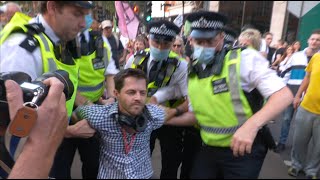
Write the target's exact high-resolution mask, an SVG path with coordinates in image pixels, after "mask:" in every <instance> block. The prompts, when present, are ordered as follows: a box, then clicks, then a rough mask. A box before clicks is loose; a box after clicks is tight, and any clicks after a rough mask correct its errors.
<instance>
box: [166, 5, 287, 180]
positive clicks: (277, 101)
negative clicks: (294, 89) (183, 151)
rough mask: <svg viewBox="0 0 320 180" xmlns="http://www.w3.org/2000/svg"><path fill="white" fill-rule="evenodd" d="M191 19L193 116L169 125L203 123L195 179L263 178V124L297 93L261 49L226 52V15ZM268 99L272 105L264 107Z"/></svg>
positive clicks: (202, 14)
mask: <svg viewBox="0 0 320 180" xmlns="http://www.w3.org/2000/svg"><path fill="white" fill-rule="evenodd" d="M188 20H189V21H190V22H191V27H192V32H191V34H190V37H191V41H192V44H193V49H194V51H193V55H192V61H191V64H190V65H191V66H190V72H189V79H188V96H189V98H188V99H189V101H190V105H189V112H187V113H184V114H183V115H181V116H180V117H179V118H174V119H171V120H170V122H172V123H175V122H177V121H179V122H180V123H182V124H188V123H190V124H192V123H194V122H196V121H197V122H198V123H199V126H200V134H201V139H202V147H201V148H200V151H199V152H198V154H197V157H196V159H195V163H194V166H193V169H192V173H191V178H192V179H193V178H194V179H198V178H200V179H208V178H227V179H228V178H230V179H232V178H258V176H259V172H260V169H261V166H262V164H263V161H264V158H265V155H266V153H267V148H268V147H267V143H266V142H265V140H266V139H265V137H264V135H265V134H266V133H263V131H264V130H265V128H264V125H265V124H266V123H267V122H268V121H270V120H272V119H273V118H274V117H275V116H276V115H278V114H279V113H280V112H281V111H282V110H283V109H285V108H286V107H287V106H288V105H289V104H290V103H291V102H292V100H293V96H292V93H291V92H290V90H289V89H288V88H287V87H286V86H285V84H284V83H283V82H282V80H281V79H279V78H278V77H277V75H276V73H275V72H274V71H272V70H270V69H269V68H268V61H267V60H266V59H265V58H264V57H262V56H261V55H260V54H259V52H257V51H256V50H254V49H252V48H235V49H232V50H230V51H229V52H225V51H226V48H223V44H224V43H223V42H224V32H223V31H222V28H223V26H224V25H225V23H226V21H227V18H226V17H225V16H223V15H221V14H219V13H215V12H206V11H200V12H196V13H192V14H190V15H189V16H188ZM263 97H264V98H268V99H269V100H268V102H267V103H266V104H265V105H264V106H263V107H262V105H263Z"/></svg>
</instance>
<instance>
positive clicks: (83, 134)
mask: <svg viewBox="0 0 320 180" xmlns="http://www.w3.org/2000/svg"><path fill="white" fill-rule="evenodd" d="M92 104H93V103H92V102H91V101H90V100H88V99H87V98H85V97H84V96H82V95H81V94H80V92H79V91H77V95H76V100H75V105H76V106H83V105H92ZM71 121H73V122H74V125H69V126H68V127H67V130H66V132H65V135H64V136H65V137H66V138H71V137H80V138H90V137H92V136H93V135H94V133H95V130H94V129H92V128H90V126H88V125H87V124H86V123H85V122H83V121H82V119H78V118H77V116H76V113H75V112H73V113H72V117H71Z"/></svg>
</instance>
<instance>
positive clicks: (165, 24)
mask: <svg viewBox="0 0 320 180" xmlns="http://www.w3.org/2000/svg"><path fill="white" fill-rule="evenodd" d="M148 31H149V46H150V49H145V50H143V51H139V52H137V53H136V54H135V55H133V56H131V57H130V58H129V59H128V61H127V64H126V65H125V68H139V69H142V70H143V71H144V72H145V73H146V74H147V77H148V81H149V82H148V97H149V102H150V103H156V104H163V103H165V104H166V105H167V106H170V107H176V106H177V105H179V104H180V103H183V100H184V99H183V98H184V97H186V96H187V69H188V64H187V62H186V61H184V60H180V59H179V55H177V54H176V53H174V52H173V51H171V47H172V44H173V43H174V40H175V37H176V35H177V34H178V33H179V31H180V29H179V28H178V27H177V26H176V25H175V24H173V23H172V22H169V21H167V20H158V21H153V22H150V23H149V26H148ZM173 86H175V87H177V89H178V90H179V91H180V92H181V96H180V97H177V99H179V98H180V99H181V98H182V101H174V102H173V101H167V100H172V99H167V98H165V97H166V96H167V89H168V88H169V87H173ZM177 112H178V111H177ZM177 114H179V113H177ZM179 136H180V133H179V129H178V128H176V127H173V126H163V127H161V128H159V129H157V130H155V131H153V133H152V134H151V142H150V148H151V152H152V150H153V148H154V144H155V139H156V138H158V139H159V141H160V146H161V158H162V170H161V175H160V178H176V177H177V172H178V168H179V165H180V158H181V148H180V147H179V146H181V145H180V144H181V138H179Z"/></svg>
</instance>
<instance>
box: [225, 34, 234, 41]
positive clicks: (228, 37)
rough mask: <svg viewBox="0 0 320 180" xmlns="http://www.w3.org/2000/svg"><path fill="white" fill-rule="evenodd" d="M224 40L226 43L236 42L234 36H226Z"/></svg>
mask: <svg viewBox="0 0 320 180" xmlns="http://www.w3.org/2000/svg"><path fill="white" fill-rule="evenodd" d="M224 39H225V40H226V41H234V37H232V36H231V35H229V34H226V35H225V37H224Z"/></svg>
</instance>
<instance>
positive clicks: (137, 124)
mask: <svg viewBox="0 0 320 180" xmlns="http://www.w3.org/2000/svg"><path fill="white" fill-rule="evenodd" d="M115 118H116V120H117V121H118V122H119V124H120V126H128V127H131V128H132V129H134V130H135V131H136V132H142V131H144V130H145V129H146V127H147V124H148V120H149V119H150V114H149V111H148V110H147V108H146V107H145V108H144V109H143V112H142V114H141V115H139V116H137V117H134V118H133V117H131V116H128V115H126V114H123V113H121V112H119V114H117V115H116V116H115Z"/></svg>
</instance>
